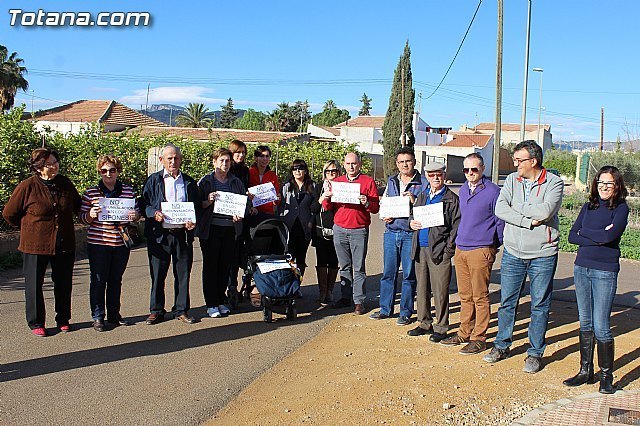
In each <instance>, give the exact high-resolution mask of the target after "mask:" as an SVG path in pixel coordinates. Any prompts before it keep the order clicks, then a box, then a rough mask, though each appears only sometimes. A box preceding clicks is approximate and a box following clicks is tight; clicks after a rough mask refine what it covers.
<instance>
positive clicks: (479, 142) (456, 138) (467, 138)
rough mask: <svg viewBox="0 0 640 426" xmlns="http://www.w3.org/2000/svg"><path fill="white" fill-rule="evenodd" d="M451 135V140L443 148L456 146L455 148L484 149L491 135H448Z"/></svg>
mask: <svg viewBox="0 0 640 426" xmlns="http://www.w3.org/2000/svg"><path fill="white" fill-rule="evenodd" d="M450 134H452V135H453V139H452V140H451V141H449V142H447V143H444V144H442V145H443V146H456V147H473V146H477V147H478V148H484V147H485V146H487V144H488V143H489V140H490V139H491V138H492V137H493V135H480V134H477V133H476V134H470V133H457V132H456V133H450Z"/></svg>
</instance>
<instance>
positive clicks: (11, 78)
mask: <svg viewBox="0 0 640 426" xmlns="http://www.w3.org/2000/svg"><path fill="white" fill-rule="evenodd" d="M23 62H24V61H23V60H22V59H21V58H18V54H17V53H16V52H13V53H12V54H11V55H9V50H8V49H7V48H6V47H5V46H2V45H0V104H2V111H5V110H8V109H9V108H11V107H12V106H13V103H14V100H15V97H16V93H17V92H18V90H23V91H26V90H27V89H28V88H29V82H28V81H27V80H26V79H25V78H24V76H23V74H26V73H27V69H26V68H25V67H23V66H22V63H23Z"/></svg>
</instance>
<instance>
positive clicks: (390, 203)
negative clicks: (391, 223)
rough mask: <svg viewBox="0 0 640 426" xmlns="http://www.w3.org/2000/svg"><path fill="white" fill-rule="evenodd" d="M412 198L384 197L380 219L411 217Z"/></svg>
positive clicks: (381, 203)
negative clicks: (410, 204)
mask: <svg viewBox="0 0 640 426" xmlns="http://www.w3.org/2000/svg"><path fill="white" fill-rule="evenodd" d="M410 201H411V197H404V196H400V197H382V198H380V217H381V218H392V217H409V202H410Z"/></svg>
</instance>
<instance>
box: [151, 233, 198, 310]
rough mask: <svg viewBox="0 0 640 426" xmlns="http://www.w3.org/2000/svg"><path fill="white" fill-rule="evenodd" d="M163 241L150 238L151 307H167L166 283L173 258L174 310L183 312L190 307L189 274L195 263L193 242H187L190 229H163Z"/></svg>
mask: <svg viewBox="0 0 640 426" xmlns="http://www.w3.org/2000/svg"><path fill="white" fill-rule="evenodd" d="M164 232H165V235H164V237H163V238H162V242H161V243H158V242H156V241H155V240H154V239H152V238H151V239H149V240H147V252H148V255H149V271H150V273H151V298H150V301H149V311H150V312H151V313H153V314H162V313H164V312H165V310H164V303H165V298H164V283H165V279H166V278H167V273H168V272H169V264H170V263H171V262H173V291H174V295H175V296H174V303H173V307H172V308H171V311H172V312H173V313H174V314H175V315H182V314H184V313H186V312H187V311H188V310H189V307H190V306H189V303H190V302H189V277H190V276H191V265H192V264H193V245H192V244H188V243H187V233H186V231H184V230H182V231H180V232H176V233H171V232H168V231H164Z"/></svg>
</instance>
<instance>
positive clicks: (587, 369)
mask: <svg viewBox="0 0 640 426" xmlns="http://www.w3.org/2000/svg"><path fill="white" fill-rule="evenodd" d="M595 345H596V341H595V339H594V337H593V331H585V332H582V331H581V332H580V371H579V372H578V374H576V375H575V376H573V377H572V378H570V379H567V380H565V381H564V382H562V383H563V384H564V385H565V386H580V385H584V384H585V383H589V384H593V383H595V382H596V381H595V379H594V376H593V349H594V347H595Z"/></svg>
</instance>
